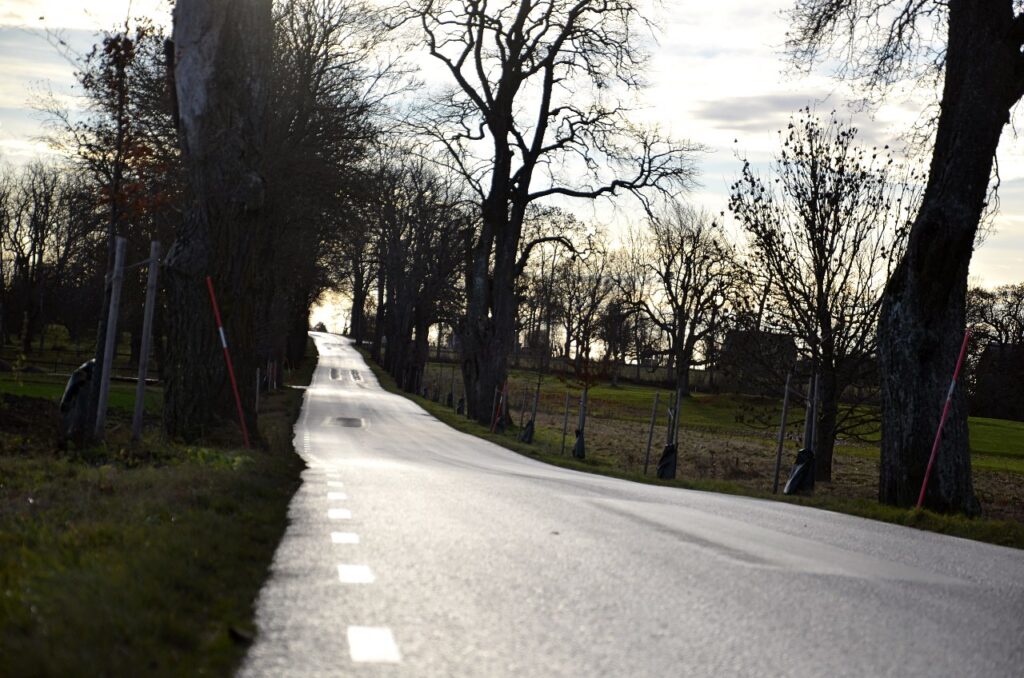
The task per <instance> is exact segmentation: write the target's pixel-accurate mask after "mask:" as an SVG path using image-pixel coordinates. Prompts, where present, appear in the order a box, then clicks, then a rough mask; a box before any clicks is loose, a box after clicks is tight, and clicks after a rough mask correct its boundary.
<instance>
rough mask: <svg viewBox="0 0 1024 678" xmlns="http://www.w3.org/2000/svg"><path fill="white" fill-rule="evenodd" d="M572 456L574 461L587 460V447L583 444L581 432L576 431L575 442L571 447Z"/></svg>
mask: <svg viewBox="0 0 1024 678" xmlns="http://www.w3.org/2000/svg"><path fill="white" fill-rule="evenodd" d="M572 456H573V457H575V458H576V459H586V458H587V446H586V443H584V442H583V432H582V431H580V430H579V429H576V442H575V443H573V446H572Z"/></svg>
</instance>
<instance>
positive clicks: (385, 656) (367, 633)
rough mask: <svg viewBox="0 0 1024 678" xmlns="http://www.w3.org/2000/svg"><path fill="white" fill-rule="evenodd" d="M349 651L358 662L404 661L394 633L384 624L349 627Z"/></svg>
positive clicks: (385, 662)
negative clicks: (383, 625)
mask: <svg viewBox="0 0 1024 678" xmlns="http://www.w3.org/2000/svg"><path fill="white" fill-rule="evenodd" d="M348 652H349V656H351V657H352V661H353V662H356V663H358V664H399V663H401V661H402V654H401V653H400V652H399V651H398V645H397V644H396V643H395V636H394V634H392V633H391V629H389V628H386V627H382V626H376V627H374V626H350V627H348Z"/></svg>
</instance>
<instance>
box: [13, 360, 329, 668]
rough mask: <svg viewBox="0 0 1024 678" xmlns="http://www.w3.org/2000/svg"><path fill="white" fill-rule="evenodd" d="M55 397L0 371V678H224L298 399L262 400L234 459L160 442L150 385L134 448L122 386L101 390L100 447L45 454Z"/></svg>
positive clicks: (249, 604) (54, 383)
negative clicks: (255, 442)
mask: <svg viewBox="0 0 1024 678" xmlns="http://www.w3.org/2000/svg"><path fill="white" fill-rule="evenodd" d="M310 363H312V361H310ZM294 378H295V379H296V381H297V382H299V383H302V382H303V380H305V382H306V383H308V372H306V373H305V374H304V375H295V377H294ZM293 383H296V382H293ZM63 388H64V380H63V379H62V378H54V377H47V376H41V375H36V374H26V375H17V374H11V373H6V374H0V657H2V658H3V659H2V661H0V665H2V667H3V668H2V669H0V674H4V675H12V676H13V675H25V676H30V675H54V676H57V675H167V676H171V675H173V676H179V675H229V674H230V673H231V672H232V671H233V669H234V668H235V667H236V666H237V663H238V662H239V661H240V659H241V658H242V656H244V652H245V650H246V648H247V644H248V642H249V640H250V639H251V638H252V635H253V633H254V630H253V629H254V627H253V603H254V600H255V597H256V594H257V593H258V591H259V588H260V586H261V585H262V583H263V581H264V579H265V577H266V573H267V569H268V568H269V565H270V562H271V559H272V557H273V553H274V551H275V549H276V547H277V543H278V541H279V540H280V537H281V535H282V534H283V533H284V530H285V527H286V524H287V507H288V503H289V501H290V499H291V496H292V494H293V493H294V490H295V489H296V488H297V487H298V483H299V474H300V472H301V469H302V464H301V461H300V460H299V458H298V457H297V456H296V455H295V454H293V453H292V446H291V438H292V426H293V423H294V420H295V417H296V416H297V413H298V408H299V405H300V404H301V392H300V391H298V390H294V389H287V390H284V391H281V392H279V393H277V394H274V395H272V396H270V397H268V398H266V399H264V401H263V407H262V408H261V414H260V433H261V436H262V438H263V441H264V443H265V444H264V447H263V448H262V449H257V450H254V451H246V450H243V449H238V448H234V447H231V446H230V445H228V446H224V445H217V444H214V443H210V442H207V443H205V444H200V445H182V444H176V443H173V442H168V441H166V440H164V439H163V438H162V436H161V435H160V433H159V430H158V427H159V413H160V408H161V393H160V391H159V389H150V390H148V391H147V394H146V411H147V413H148V415H149V416H148V417H147V422H148V424H149V426H148V428H147V431H146V434H145V440H144V442H143V444H142V445H141V446H138V447H133V446H131V445H130V444H129V442H128V439H127V438H128V433H129V431H128V429H129V422H130V416H131V408H132V405H133V402H134V385H130V384H118V383H115V384H113V385H112V389H111V400H110V414H109V416H108V422H109V423H108V435H107V440H108V442H107V443H106V444H105V445H101V446H97V447H93V448H89V449H85V450H79V451H75V452H72V453H70V454H63V455H59V454H58V453H57V452H56V451H55V450H54V446H53V442H52V441H53V432H52V426H53V425H54V423H55V421H56V399H57V398H59V396H60V394H61V392H62V391H63ZM237 437H238V436H237V431H235V430H234V424H226V425H225V430H224V431H223V432H219V433H215V434H213V435H212V436H211V439H214V438H218V439H222V440H232V439H237Z"/></svg>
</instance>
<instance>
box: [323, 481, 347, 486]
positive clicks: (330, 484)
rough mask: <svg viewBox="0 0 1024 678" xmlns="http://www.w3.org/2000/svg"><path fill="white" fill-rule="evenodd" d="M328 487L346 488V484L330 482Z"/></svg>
mask: <svg viewBox="0 0 1024 678" xmlns="http://www.w3.org/2000/svg"><path fill="white" fill-rule="evenodd" d="M327 487H345V483H343V482H341V481H339V480H328V481H327Z"/></svg>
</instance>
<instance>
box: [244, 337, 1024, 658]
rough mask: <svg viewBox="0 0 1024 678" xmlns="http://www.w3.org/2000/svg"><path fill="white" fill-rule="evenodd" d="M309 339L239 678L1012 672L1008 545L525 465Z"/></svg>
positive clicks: (1013, 593)
mask: <svg viewBox="0 0 1024 678" xmlns="http://www.w3.org/2000/svg"><path fill="white" fill-rule="evenodd" d="M313 337H314V339H315V341H316V344H317V347H318V349H319V351H320V354H321V358H320V362H319V366H318V368H317V371H316V374H315V377H314V379H313V383H312V385H311V386H310V388H309V389H308V391H307V393H306V401H305V405H304V408H303V412H302V415H301V418H300V421H299V423H298V425H297V427H296V448H297V449H298V450H299V452H300V454H302V456H303V457H304V458H305V460H306V462H307V464H308V466H309V468H308V470H307V471H306V472H305V474H304V483H303V485H302V488H301V489H300V490H299V492H298V494H297V495H296V496H295V498H294V500H293V502H292V505H291V510H290V520H291V524H290V527H289V528H288V531H287V533H286V535H285V537H284V540H283V542H282V543H281V545H280V548H279V549H278V551H277V554H276V556H275V559H274V564H273V568H272V574H271V577H270V578H269V580H268V581H267V583H266V585H265V586H264V589H263V591H262V592H261V594H260V598H259V603H258V609H257V624H258V637H257V640H256V641H255V643H254V644H253V646H252V648H251V649H250V652H249V654H248V657H247V659H246V661H245V663H244V665H243V667H242V669H241V675H243V676H247V677H248V676H259V677H262V676H268V677H269V676H274V677H278V676H303V677H310V676H414V677H416V678H425V677H429V676H438V677H440V676H445V677H449V676H482V677H486V678H497V677H502V676H541V677H547V676H586V677H596V676H628V677H630V678H638V677H640V676H658V677H664V676H814V677H818V676H856V677H858V678H860V677H863V676H929V677H934V676H1007V677H1010V676H1012V677H1015V678H1019V677H1020V676H1022V675H1024V553H1021V552H1020V551H1015V550H1012V549H1006V548H1001V547H996V546H990V545H986V544H980V543H974V542H970V541H966V540H961V539H956V538H951V537H944V536H940V535H935V534H930V533H925V532H920V531H916V530H912V529H909V528H902V527H898V526H893V525H887V524H882V523H877V522H872V521H867V520H862V519H859V518H854V517H850V516H844V515H839V514H834V513H828V512H824V511H818V510H814V509H808V508H804V507H799V506H789V505H784V504H779V503H774V502H767V501H760V500H753V499H747V498H741V497H730V496H724V495H717V494H711V493H704V492H692V491H685V490H680V489H674V488H667V487H656V486H650V485H641V484H636V483H630V482H625V481H620V480H615V479H611V478H605V477H601V476H596V475H587V474H582V473H577V472H574V471H569V470H565V469H560V468H555V467H551V466H547V465H545V464H541V463H539V462H536V461H533V460H530V459H527V458H524V457H521V456H519V455H516V454H514V453H512V452H509V451H507V450H505V449H503V448H500V447H497V446H495V445H492V444H490V443H487V442H483V441H481V440H479V439H477V438H473V437H471V436H467V435H464V434H461V433H458V432H456V431H454V430H452V429H451V428H449V427H447V426H446V425H444V424H442V423H440V422H438V421H437V420H436V419H434V418H433V417H431V416H429V415H428V414H427V413H426V412H424V411H423V410H422V409H420V408H419V407H417V406H416V405H414V404H412V403H411V402H409V401H408V400H406V399H404V398H401V397H399V396H395V395H391V394H388V393H386V392H385V391H383V390H382V389H381V388H380V386H379V385H378V383H377V381H376V379H375V378H374V377H373V375H372V373H371V372H370V370H369V369H368V368H367V366H366V364H365V363H364V361H363V360H362V358H361V357H360V356H359V354H358V353H357V352H356V351H355V350H354V349H352V348H351V346H350V345H349V344H348V343H347V342H346V341H345V340H343V339H340V338H337V337H334V336H332V335H323V334H314V335H313Z"/></svg>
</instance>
